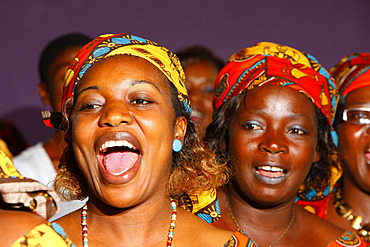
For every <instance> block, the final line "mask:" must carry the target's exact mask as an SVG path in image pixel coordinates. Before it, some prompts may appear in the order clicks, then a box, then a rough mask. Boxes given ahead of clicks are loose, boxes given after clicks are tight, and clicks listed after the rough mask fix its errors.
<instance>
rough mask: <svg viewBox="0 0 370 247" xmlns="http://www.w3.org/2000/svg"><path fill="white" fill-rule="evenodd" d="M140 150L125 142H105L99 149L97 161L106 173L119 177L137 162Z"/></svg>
mask: <svg viewBox="0 0 370 247" xmlns="http://www.w3.org/2000/svg"><path fill="white" fill-rule="evenodd" d="M139 156H140V150H138V149H137V148H136V147H135V146H134V145H133V144H132V143H130V142H129V141H126V140H119V141H106V142H105V143H104V144H103V145H102V146H101V147H100V149H99V153H98V160H99V162H100V163H101V164H102V165H103V167H104V168H105V169H106V170H107V171H108V173H110V174H112V175H115V176H119V175H122V174H124V173H125V172H127V171H128V170H130V169H131V168H132V167H133V166H134V165H135V164H136V162H137V161H138V160H139Z"/></svg>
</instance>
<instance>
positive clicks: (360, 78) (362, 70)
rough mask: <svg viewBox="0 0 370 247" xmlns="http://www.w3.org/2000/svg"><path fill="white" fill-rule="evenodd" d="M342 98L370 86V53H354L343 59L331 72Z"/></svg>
mask: <svg viewBox="0 0 370 247" xmlns="http://www.w3.org/2000/svg"><path fill="white" fill-rule="evenodd" d="M330 72H331V74H332V76H333V77H334V79H335V81H336V83H337V85H338V90H339V93H340V95H341V96H345V95H347V94H348V93H350V92H352V91H353V90H356V89H358V88H361V87H366V86H370V53H353V54H351V55H349V56H346V57H344V58H342V59H341V60H340V61H339V62H338V63H337V64H336V65H335V67H333V68H332V69H331V70H330Z"/></svg>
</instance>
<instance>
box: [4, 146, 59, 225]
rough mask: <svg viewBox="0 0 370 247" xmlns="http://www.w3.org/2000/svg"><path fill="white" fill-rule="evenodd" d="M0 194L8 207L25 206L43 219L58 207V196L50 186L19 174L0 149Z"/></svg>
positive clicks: (47, 217)
mask: <svg viewBox="0 0 370 247" xmlns="http://www.w3.org/2000/svg"><path fill="white" fill-rule="evenodd" d="M0 196H1V197H2V198H3V200H4V202H5V203H6V204H7V206H8V207H11V208H16V209H19V208H26V209H27V210H29V211H32V212H35V213H37V214H39V215H40V216H42V217H43V218H45V219H49V218H50V217H51V216H53V215H54V214H55V213H56V211H57V209H58V207H59V202H60V199H59V196H58V195H57V194H56V192H55V191H53V190H52V189H51V188H49V187H47V186H45V185H43V184H41V183H39V182H37V181H35V180H33V179H29V178H25V177H23V176H22V175H20V174H19V173H18V171H17V169H16V168H15V166H14V164H13V162H12V161H11V159H10V158H9V157H8V156H7V155H6V154H5V153H4V152H3V151H2V150H1V149H0Z"/></svg>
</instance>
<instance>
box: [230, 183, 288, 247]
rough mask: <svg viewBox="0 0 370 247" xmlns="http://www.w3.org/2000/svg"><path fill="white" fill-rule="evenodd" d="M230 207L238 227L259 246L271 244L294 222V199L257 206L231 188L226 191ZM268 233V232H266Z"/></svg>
mask: <svg viewBox="0 0 370 247" xmlns="http://www.w3.org/2000/svg"><path fill="white" fill-rule="evenodd" d="M227 194H228V196H229V203H230V209H231V211H232V213H233V215H234V218H235V221H236V222H237V223H238V224H239V227H240V228H241V229H242V230H244V232H245V233H246V234H247V235H248V236H250V237H251V238H252V239H253V240H254V241H255V242H256V243H258V244H259V245H260V246H271V244H272V243H273V242H274V241H276V240H277V239H279V238H280V237H281V236H282V234H284V235H285V233H284V230H286V229H287V231H289V229H290V230H291V229H292V227H291V225H292V223H293V222H294V221H293V220H294V218H293V217H294V216H293V215H294V213H293V212H294V207H295V205H294V199H293V200H291V201H289V202H286V203H284V204H279V205H276V206H266V207H260V206H261V205H260V204H259V206H258V207H256V205H254V204H251V203H248V202H247V201H246V200H244V199H243V198H242V197H241V196H240V195H239V194H238V193H237V192H236V191H235V190H234V189H233V188H229V190H228V191H227ZM266 233H269V234H266Z"/></svg>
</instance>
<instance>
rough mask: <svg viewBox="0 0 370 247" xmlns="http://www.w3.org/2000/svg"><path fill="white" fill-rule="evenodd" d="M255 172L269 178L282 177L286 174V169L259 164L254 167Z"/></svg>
mask: <svg viewBox="0 0 370 247" xmlns="http://www.w3.org/2000/svg"><path fill="white" fill-rule="evenodd" d="M256 171H257V173H259V174H261V175H262V176H265V177H269V178H277V177H282V176H284V175H285V174H286V171H285V170H284V169H282V168H280V167H277V166H269V165H264V166H259V167H256Z"/></svg>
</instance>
